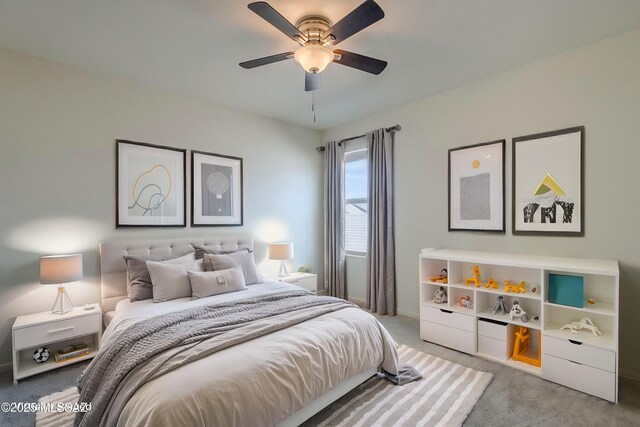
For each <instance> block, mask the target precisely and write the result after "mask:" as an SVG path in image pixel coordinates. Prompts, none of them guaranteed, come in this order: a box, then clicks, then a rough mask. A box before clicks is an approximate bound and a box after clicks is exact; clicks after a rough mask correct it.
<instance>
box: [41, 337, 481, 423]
mask: <svg viewBox="0 0 640 427" xmlns="http://www.w3.org/2000/svg"><path fill="white" fill-rule="evenodd" d="M398 354H399V356H400V361H401V363H403V364H404V363H408V364H410V365H412V366H413V367H415V368H416V369H417V370H418V371H420V373H422V376H423V378H422V379H421V380H418V381H415V382H413V383H410V384H407V385H404V386H402V387H398V386H395V385H393V384H392V383H390V382H389V381H387V380H385V379H382V378H378V377H373V378H371V379H369V380H367V381H365V382H364V383H362V384H361V385H359V386H358V387H356V388H355V389H354V390H352V391H351V392H349V393H347V394H346V395H345V396H343V397H342V398H340V399H338V400H337V401H336V402H334V403H332V404H331V405H329V406H328V407H326V408H325V409H323V410H322V411H321V412H319V413H318V414H316V415H315V416H314V417H313V418H311V419H310V420H309V421H307V422H306V423H305V424H304V425H305V426H316V425H317V426H322V427H335V426H349V427H357V426H366V427H368V426H392V425H393V426H446V427H450V426H461V425H462V423H463V422H464V420H465V419H466V418H467V415H469V412H471V409H473V407H474V406H475V404H476V402H477V401H478V399H479V398H480V396H482V393H483V392H484V390H485V389H486V388H487V386H488V385H489V383H490V382H491V378H492V377H493V376H492V375H491V374H489V373H486V372H480V371H476V370H474V369H471V368H465V367H464V366H461V365H457V364H455V363H452V362H449V361H447V360H444V359H440V358H437V357H435V356H431V355H428V354H426V353H423V352H421V351H417V350H414V349H412V348H410V347H407V346H404V345H403V346H400V348H399V349H398ZM77 399H78V393H77V389H76V388H75V387H72V388H69V389H67V390H64V391H61V392H59V393H54V394H50V395H48V396H44V397H42V398H41V399H40V400H39V402H42V403H57V402H63V403H74V402H76V401H77ZM73 417H74V414H73V413H66V412H61V413H46V412H38V413H37V414H36V427H68V426H72V425H73Z"/></svg>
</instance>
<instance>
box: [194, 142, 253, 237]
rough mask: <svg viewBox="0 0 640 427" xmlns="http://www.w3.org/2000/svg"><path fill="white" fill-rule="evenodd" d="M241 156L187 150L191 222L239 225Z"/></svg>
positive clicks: (240, 210) (210, 224) (211, 224)
mask: <svg viewBox="0 0 640 427" xmlns="http://www.w3.org/2000/svg"><path fill="white" fill-rule="evenodd" d="M242 214H243V212H242V158H240V157H232V156H223V155H220V154H213V153H205V152H202V151H191V225H192V226H224V227H228V226H241V225H242Z"/></svg>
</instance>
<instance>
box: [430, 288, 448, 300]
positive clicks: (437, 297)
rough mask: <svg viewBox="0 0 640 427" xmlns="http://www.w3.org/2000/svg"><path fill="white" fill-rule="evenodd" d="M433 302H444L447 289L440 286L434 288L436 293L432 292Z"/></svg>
mask: <svg viewBox="0 0 640 427" xmlns="http://www.w3.org/2000/svg"><path fill="white" fill-rule="evenodd" d="M433 302H435V303H436V304H446V302H447V291H446V290H445V289H444V288H443V287H442V286H440V287H439V288H438V289H437V290H436V293H435V294H433Z"/></svg>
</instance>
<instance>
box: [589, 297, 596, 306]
mask: <svg viewBox="0 0 640 427" xmlns="http://www.w3.org/2000/svg"><path fill="white" fill-rule="evenodd" d="M587 302H588V303H589V304H592V305H593V304H595V303H596V300H595V299H593V298H587Z"/></svg>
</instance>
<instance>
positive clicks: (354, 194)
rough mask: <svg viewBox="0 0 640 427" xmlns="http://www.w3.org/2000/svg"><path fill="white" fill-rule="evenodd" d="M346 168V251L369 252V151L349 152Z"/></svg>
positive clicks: (363, 149)
mask: <svg viewBox="0 0 640 427" xmlns="http://www.w3.org/2000/svg"><path fill="white" fill-rule="evenodd" d="M344 160H345V161H344V168H345V181H344V183H345V184H344V185H345V188H344V190H345V249H346V251H347V252H348V253H355V254H365V253H366V252H367V227H368V225H367V224H368V213H367V209H368V206H367V204H368V196H369V195H368V191H369V189H368V182H369V179H368V176H369V174H368V171H367V149H366V148H362V149H359V150H354V151H349V152H347V153H345V156H344Z"/></svg>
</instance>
